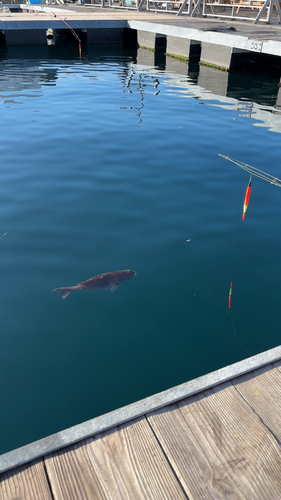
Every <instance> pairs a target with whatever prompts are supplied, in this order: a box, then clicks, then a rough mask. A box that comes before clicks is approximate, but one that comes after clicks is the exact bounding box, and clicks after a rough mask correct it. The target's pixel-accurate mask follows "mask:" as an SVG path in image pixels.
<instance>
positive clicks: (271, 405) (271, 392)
mask: <svg viewBox="0 0 281 500" xmlns="http://www.w3.org/2000/svg"><path fill="white" fill-rule="evenodd" d="M232 383H233V385H234V387H235V388H236V389H237V391H238V392H239V393H240V394H241V395H242V396H243V398H244V399H245V401H247V403H248V404H249V405H250V406H251V408H253V410H254V412H255V413H256V414H257V415H258V416H259V417H260V419H261V421H262V422H263V423H264V424H265V425H266V426H267V427H268V428H269V430H270V431H271V432H272V433H273V435H274V436H275V437H276V439H277V440H279V441H281V372H280V371H279V370H278V369H277V368H274V367H273V368H272V367H271V366H270V365H269V366H268V367H264V368H260V369H259V370H256V371H255V376H254V377H253V375H252V376H250V375H249V374H248V375H243V376H241V377H238V378H237V379H234V380H233V381H232Z"/></svg>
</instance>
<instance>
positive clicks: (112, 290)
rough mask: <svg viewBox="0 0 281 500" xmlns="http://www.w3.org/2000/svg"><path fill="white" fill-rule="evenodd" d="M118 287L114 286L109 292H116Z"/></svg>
mask: <svg viewBox="0 0 281 500" xmlns="http://www.w3.org/2000/svg"><path fill="white" fill-rule="evenodd" d="M117 286H118V285H113V286H112V287H111V288H110V289H109V290H110V291H111V292H115V290H116V288H117Z"/></svg>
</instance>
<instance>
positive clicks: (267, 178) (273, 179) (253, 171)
mask: <svg viewBox="0 0 281 500" xmlns="http://www.w3.org/2000/svg"><path fill="white" fill-rule="evenodd" d="M219 156H221V157H222V158H224V159H225V160H229V161H231V162H232V163H235V165H238V167H241V168H243V170H246V171H247V172H249V173H250V174H251V175H255V176H256V177H259V178H260V179H262V180H263V181H266V182H269V183H270V184H274V185H275V186H277V187H281V180H280V179H278V177H273V175H270V174H267V173H266V172H263V171H262V170H259V169H258V168H255V167H251V165H248V164H247V163H243V162H241V161H238V160H234V159H233V158H230V157H229V156H224V155H221V154H219Z"/></svg>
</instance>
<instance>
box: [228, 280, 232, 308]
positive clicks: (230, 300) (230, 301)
mask: <svg viewBox="0 0 281 500" xmlns="http://www.w3.org/2000/svg"><path fill="white" fill-rule="evenodd" d="M232 287H233V282H231V283H230V289H229V295H228V309H231V303H232Z"/></svg>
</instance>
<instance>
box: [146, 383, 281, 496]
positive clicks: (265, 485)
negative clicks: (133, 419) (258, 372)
mask: <svg viewBox="0 0 281 500" xmlns="http://www.w3.org/2000/svg"><path fill="white" fill-rule="evenodd" d="M148 420H149V422H150V424H151V425H152V428H153V430H154V432H155V434H156V436H157V438H158V440H159V441H160V444H161V446H162V447H163V449H164V451H165V453H166V454H167V456H168V458H169V460H170V462H171V464H172V467H173V468H174V470H175V472H176V474H177V475H178V477H179V479H180V481H181V483H182V485H183V487H184V489H185V491H186V492H187V494H188V495H189V496H190V498H191V499H192V500H197V499H198V500H201V499H202V498H206V499H209V498H210V499H216V500H217V499H220V500H234V499H235V500H238V499H239V500H240V499H243V500H245V499H247V500H264V499H266V500H272V499H273V498H274V499H275V498H276V499H277V498H281V458H280V446H279V444H278V442H277V441H276V439H275V438H274V437H273V436H272V434H271V433H270V432H269V431H268V429H267V428H266V427H265V426H264V425H263V424H262V423H261V421H260V419H259V418H258V416H256V415H255V413H254V412H253V411H252V409H251V408H250V407H249V405H248V404H247V403H246V402H245V401H244V400H243V398H242V397H241V396H240V395H239V394H238V392H237V390H236V389H235V387H234V386H233V385H232V384H231V383H230V382H226V383H225V384H222V385H221V386H218V387H216V388H213V389H210V390H208V391H205V393H201V394H199V395H196V396H193V397H190V398H187V399H186V400H183V401H181V402H179V403H178V405H177V406H176V405H174V406H173V407H172V408H171V407H170V408H169V407H167V408H165V409H162V410H159V411H157V412H154V413H152V414H151V415H149V416H148Z"/></svg>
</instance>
